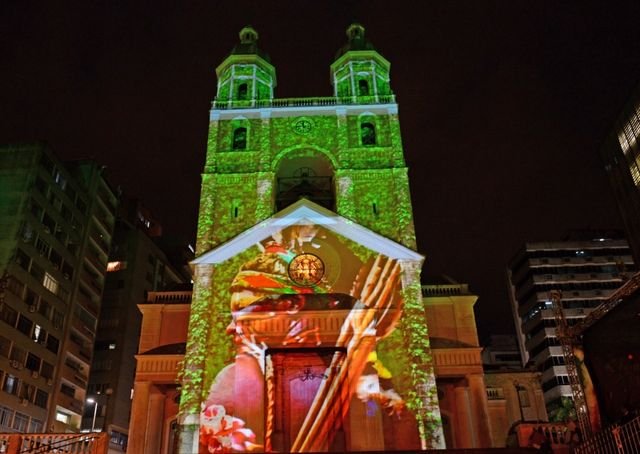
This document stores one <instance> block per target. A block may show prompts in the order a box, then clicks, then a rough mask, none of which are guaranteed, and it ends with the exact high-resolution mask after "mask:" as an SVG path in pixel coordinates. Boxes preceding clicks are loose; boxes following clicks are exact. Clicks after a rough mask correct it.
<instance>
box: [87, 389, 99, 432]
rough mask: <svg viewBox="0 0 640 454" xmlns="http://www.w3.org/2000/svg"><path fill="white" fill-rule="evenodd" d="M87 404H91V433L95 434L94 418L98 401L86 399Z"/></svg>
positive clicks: (96, 414)
mask: <svg viewBox="0 0 640 454" xmlns="http://www.w3.org/2000/svg"><path fill="white" fill-rule="evenodd" d="M87 403H90V404H93V420H92V421H91V432H95V428H96V416H98V400H97V399H94V398H93V397H89V398H88V399H87Z"/></svg>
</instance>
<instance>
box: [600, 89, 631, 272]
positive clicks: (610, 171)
mask: <svg viewBox="0 0 640 454" xmlns="http://www.w3.org/2000/svg"><path fill="white" fill-rule="evenodd" d="M639 138H640V85H639V86H638V87H636V89H635V90H634V92H633V93H632V95H631V96H630V97H629V100H628V101H627V103H626V104H625V105H624V107H623V109H622V111H621V112H620V115H619V116H618V118H617V120H616V121H615V122H614V124H613V127H612V129H611V132H610V133H609V134H608V135H607V137H606V138H605V140H604V142H603V144H602V146H601V148H600V156H601V158H602V161H603V163H604V168H605V170H606V172H607V176H608V177H609V182H610V183H611V188H612V189H613V193H614V195H615V198H616V201H617V203H618V208H619V212H620V216H621V217H622V220H623V222H624V226H625V231H626V232H627V238H628V239H629V245H630V246H631V249H632V251H633V256H634V259H635V261H636V263H637V262H638V260H640V143H638V140H639Z"/></svg>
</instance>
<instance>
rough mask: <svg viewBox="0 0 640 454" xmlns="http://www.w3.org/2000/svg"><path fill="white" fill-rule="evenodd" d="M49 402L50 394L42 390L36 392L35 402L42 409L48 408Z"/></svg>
mask: <svg viewBox="0 0 640 454" xmlns="http://www.w3.org/2000/svg"><path fill="white" fill-rule="evenodd" d="M47 400H49V394H48V393H46V392H44V391H43V390H41V389H38V390H36V399H35V400H34V401H33V403H34V404H36V405H37V406H38V407H40V408H47Z"/></svg>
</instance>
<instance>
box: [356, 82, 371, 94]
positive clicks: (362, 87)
mask: <svg viewBox="0 0 640 454" xmlns="http://www.w3.org/2000/svg"><path fill="white" fill-rule="evenodd" d="M358 96H369V82H367V81H366V80H365V79H360V80H358Z"/></svg>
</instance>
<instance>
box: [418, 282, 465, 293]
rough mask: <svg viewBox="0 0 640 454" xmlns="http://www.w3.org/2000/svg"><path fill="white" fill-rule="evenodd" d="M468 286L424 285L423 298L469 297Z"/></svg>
mask: <svg viewBox="0 0 640 454" xmlns="http://www.w3.org/2000/svg"><path fill="white" fill-rule="evenodd" d="M468 294H469V286H468V285H467V284H447V285H423V286H422V296H449V295H468Z"/></svg>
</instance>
